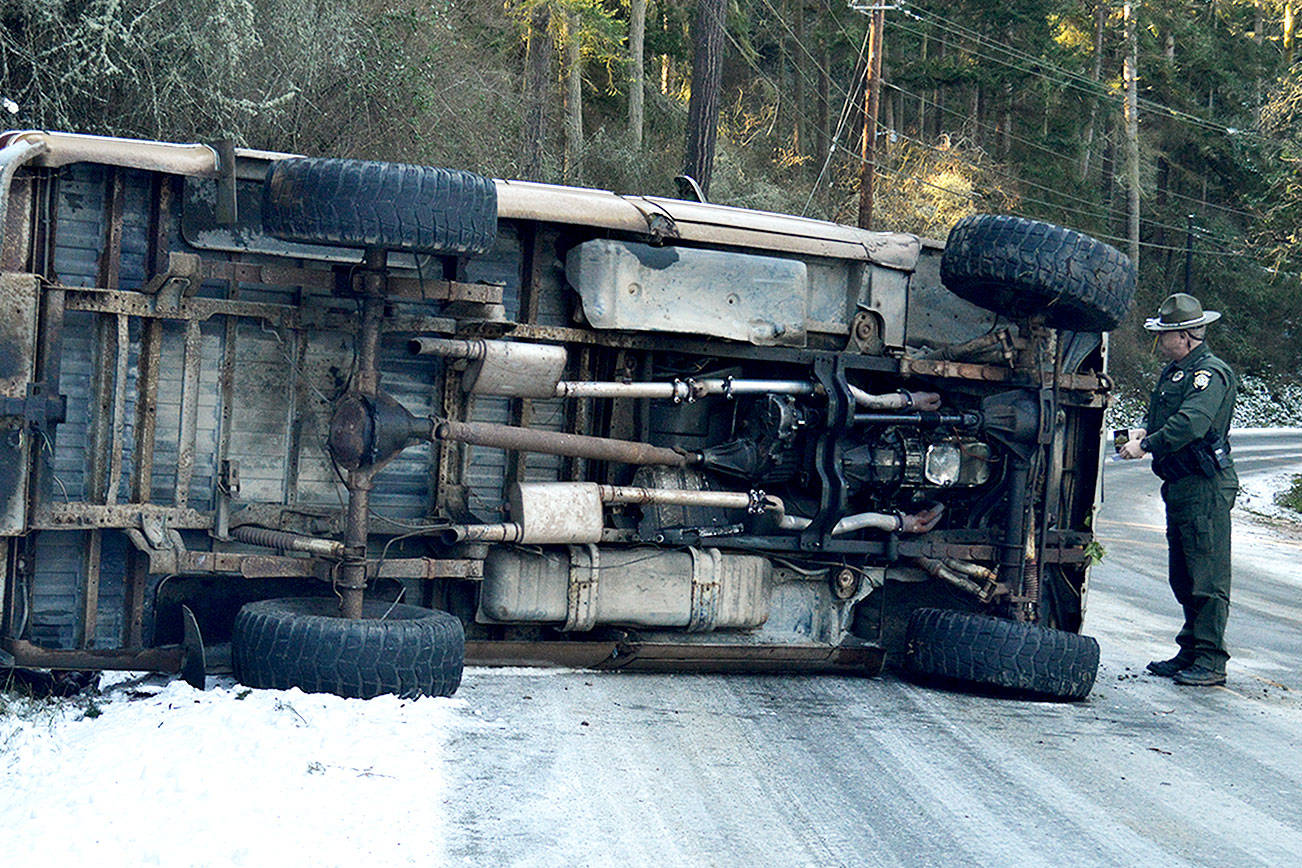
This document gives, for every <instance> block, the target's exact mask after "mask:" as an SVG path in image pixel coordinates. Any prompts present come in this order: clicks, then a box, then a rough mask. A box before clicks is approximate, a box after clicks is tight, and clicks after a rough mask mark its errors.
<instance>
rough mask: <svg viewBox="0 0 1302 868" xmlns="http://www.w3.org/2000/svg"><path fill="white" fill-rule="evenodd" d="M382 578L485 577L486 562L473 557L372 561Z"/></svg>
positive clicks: (376, 574) (376, 571)
mask: <svg viewBox="0 0 1302 868" xmlns="http://www.w3.org/2000/svg"><path fill="white" fill-rule="evenodd" d="M372 564H374V565H375V566H374V568H373V574H374V575H375V576H376V577H378V578H382V579H430V580H434V579H468V580H477V579H482V578H483V577H484V562H483V561H481V560H474V559H471V558H385V559H384V560H382V561H378V562H377V561H372Z"/></svg>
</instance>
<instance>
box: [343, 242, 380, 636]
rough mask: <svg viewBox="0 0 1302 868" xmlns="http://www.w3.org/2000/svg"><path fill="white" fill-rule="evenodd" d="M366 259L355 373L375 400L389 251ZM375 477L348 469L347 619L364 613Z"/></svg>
mask: <svg viewBox="0 0 1302 868" xmlns="http://www.w3.org/2000/svg"><path fill="white" fill-rule="evenodd" d="M365 259H366V261H365V266H364V276H365V292H366V295H365V298H364V301H363V302H362V321H361V327H360V328H359V329H358V333H357V338H356V341H357V345H356V346H357V370H356V373H355V374H354V389H355V390H356V391H357V393H358V394H360V395H361V396H362V397H363V398H366V399H368V400H371V401H374V400H375V398H376V395H377V393H378V391H379V387H380V369H379V358H380V320H381V318H382V317H383V316H384V301H383V295H384V285H385V274H384V270H383V269H384V266H385V254H384V251H382V250H378V249H374V248H372V249H368V250H367V251H366V258H365ZM373 480H374V470H373V468H370V467H357V468H353V469H351V470H349V471H348V479H347V484H348V511H347V524H346V525H345V530H344V545H345V547H346V550H345V554H344V560H343V563H342V564H341V565H340V567H339V590H340V593H341V595H342V597H343V599H342V602H341V605H340V609H341V612H342V613H343V616H344V617H345V618H360V617H361V616H362V595H363V592H364V590H365V588H366V542H367V537H368V535H369V532H370V495H371V484H372V482H373Z"/></svg>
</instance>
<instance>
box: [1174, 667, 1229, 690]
mask: <svg viewBox="0 0 1302 868" xmlns="http://www.w3.org/2000/svg"><path fill="white" fill-rule="evenodd" d="M1175 683H1176V684H1188V685H1191V686H1193V687H1215V686H1216V685H1218V684H1224V683H1225V673H1224V672H1217V671H1216V670H1214V669H1208V668H1207V667H1206V666H1196V665H1195V666H1190V667H1189V668H1187V669H1181V670H1180V671H1179V672H1177V673H1176V674H1175Z"/></svg>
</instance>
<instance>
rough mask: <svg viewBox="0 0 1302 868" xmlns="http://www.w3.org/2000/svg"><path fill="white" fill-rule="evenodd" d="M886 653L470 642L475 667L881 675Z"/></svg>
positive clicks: (857, 648)
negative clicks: (561, 667) (563, 667)
mask: <svg viewBox="0 0 1302 868" xmlns="http://www.w3.org/2000/svg"><path fill="white" fill-rule="evenodd" d="M885 658H886V651H885V649H884V648H882V647H881V646H880V645H873V644H869V643H860V642H856V643H853V644H850V643H847V644H844V645H839V646H832V645H817V644H808V645H736V644H722V643H719V644H704V643H699V642H639V641H637V640H633V639H625V640H622V641H618V642H610V641H606V642H568V641H560V642H489V641H479V640H468V641H467V642H466V663H467V664H469V665H473V666H565V667H569V668H574V669H628V670H637V671H643V672H745V673H831V674H839V675H864V676H875V675H879V674H881V671H882V664H883V663H884V661H885Z"/></svg>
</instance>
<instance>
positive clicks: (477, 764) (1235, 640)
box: [444, 432, 1302, 866]
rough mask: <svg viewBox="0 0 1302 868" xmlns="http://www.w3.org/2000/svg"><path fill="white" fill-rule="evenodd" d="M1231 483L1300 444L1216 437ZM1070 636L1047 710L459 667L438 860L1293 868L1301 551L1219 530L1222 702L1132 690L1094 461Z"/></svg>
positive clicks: (1148, 544)
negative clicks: (1226, 643)
mask: <svg viewBox="0 0 1302 868" xmlns="http://www.w3.org/2000/svg"><path fill="white" fill-rule="evenodd" d="M1234 439H1235V446H1236V453H1235V455H1236V460H1237V461H1238V463H1239V466H1240V468H1241V473H1242V475H1243V476H1244V478H1245V481H1247V482H1251V481H1253V480H1259V479H1260V478H1261V477H1262V476H1269V475H1271V474H1276V475H1277V474H1279V473H1282V472H1284V471H1288V470H1291V471H1294V472H1302V457H1300V456H1302V450H1300V449H1299V443H1300V442H1302V432H1288V433H1285V434H1274V435H1250V434H1244V433H1240V434H1237V435H1236V437H1235V438H1234ZM1106 484H1107V498H1108V499H1107V503H1106V506H1105V510H1106V511H1105V515H1104V517H1103V519H1102V521H1101V522H1100V528H1099V529H1100V536H1101V537H1102V539H1103V542H1104V544H1105V545H1106V546H1107V548H1108V551H1109V554H1108V556H1107V557H1106V559H1105V560H1104V563H1103V564H1102V565H1101V566H1100V567H1099V568H1098V569H1096V571H1095V573H1094V584H1093V589H1092V592H1091V596H1090V598H1089V614H1088V616H1087V620H1088V632H1091V633H1092V634H1094V635H1095V636H1097V637H1098V638H1099V640H1100V642H1101V644H1102V649H1103V661H1102V665H1101V668H1100V672H1099V679H1098V682H1097V686H1096V688H1095V690H1094V693H1093V694H1092V695H1091V697H1090V698H1089V699H1088V700H1087V701H1086V702H1084V703H1079V704H1073V705H1062V704H1053V703H1038V702H1025V701H1008V700H994V699H989V698H982V697H974V696H967V695H962V694H953V693H945V692H939V691H935V690H928V689H924V688H921V687H917V686H915V685H912V684H910V683H907V682H904V681H901V680H899V679H898V678H896V677H894V676H889V675H888V676H884V677H882V678H878V679H872V680H859V679H845V678H831V677H800V678H790V677H739V676H718V677H716V676H702V675H679V676H662V675H638V674H618V673H615V674H597V673H588V672H544V673H539V672H531V671H528V670H506V671H495V670H487V669H472V670H469V671H468V672H467V676H466V680H465V684H464V687H463V689H462V692H461V693H459V694H458V697H459V698H460V699H462V700H464V705H462V706H461V707H460V711H459V715H460V721H459V724H458V726H457V728H456V729H455V731H454V733H453V734H452V735H451V736H450V739H449V742H448V743H447V744H446V745H445V746H444V749H445V751H446V752H447V755H448V757H449V760H448V768H449V772H450V777H451V780H450V781H449V783H450V786H449V791H450V792H451V793H452V796H451V799H450V801H449V803H448V805H447V806H446V808H447V811H448V813H449V815H450V823H449V830H450V832H451V837H450V840H449V841H448V855H449V857H450V858H451V859H452V860H453V861H455V862H457V863H467V864H470V863H473V864H517V865H520V864H526V865H616V864H618V865H656V866H661V865H692V866H695V865H748V866H749V865H774V866H787V865H791V866H809V865H813V866H825V865H827V866H831V865H910V866H912V865H945V866H950V865H982V866H988V865H1064V864H1069V865H1145V866H1161V865H1217V866H1222V865H1286V864H1298V861H1297V860H1298V858H1299V857H1298V854H1299V853H1302V797H1300V796H1299V794H1300V793H1302V675H1299V667H1298V665H1297V660H1298V657H1299V656H1302V646H1300V643H1299V641H1298V638H1299V632H1300V631H1302V572H1300V571H1298V570H1297V569H1296V568H1295V565H1296V564H1297V563H1298V560H1299V554H1300V553H1299V549H1302V542H1300V540H1302V534H1299V533H1296V532H1294V531H1293V530H1292V529H1291V528H1279V527H1273V526H1270V525H1268V524H1263V523H1261V522H1259V521H1256V520H1253V519H1252V518H1251V517H1249V516H1247V515H1246V514H1242V515H1241V514H1239V513H1240V512H1241V511H1240V510H1236V521H1235V538H1234V546H1235V554H1234V562H1235V582H1236V588H1235V591H1234V606H1233V609H1232V612H1231V616H1230V633H1229V638H1230V641H1231V643H1232V646H1233V647H1232V651H1233V653H1234V655H1235V656H1234V659H1233V660H1232V661H1231V662H1230V670H1229V683H1228V684H1227V686H1226V687H1224V688H1213V689H1198V688H1181V687H1178V686H1176V685H1174V684H1172V683H1171V682H1170V681H1168V680H1164V679H1158V678H1155V677H1152V676H1148V675H1145V674H1143V672H1142V670H1143V666H1144V663H1145V662H1146V661H1147V660H1149V659H1152V658H1153V657H1155V656H1159V655H1160V656H1166V654H1167V652H1168V651H1169V650H1170V640H1171V636H1172V635H1173V633H1174V631H1175V629H1176V628H1177V626H1178V624H1177V620H1176V609H1175V604H1174V602H1173V600H1172V599H1171V597H1170V592H1169V590H1168V589H1167V588H1166V584H1165V579H1164V572H1165V548H1164V546H1163V532H1162V509H1161V502H1160V499H1158V497H1157V481H1156V479H1155V478H1154V477H1153V476H1152V474H1151V473H1149V471H1148V468H1147V465H1146V463H1140V462H1126V463H1109V464H1108V466H1107V470H1106Z"/></svg>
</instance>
